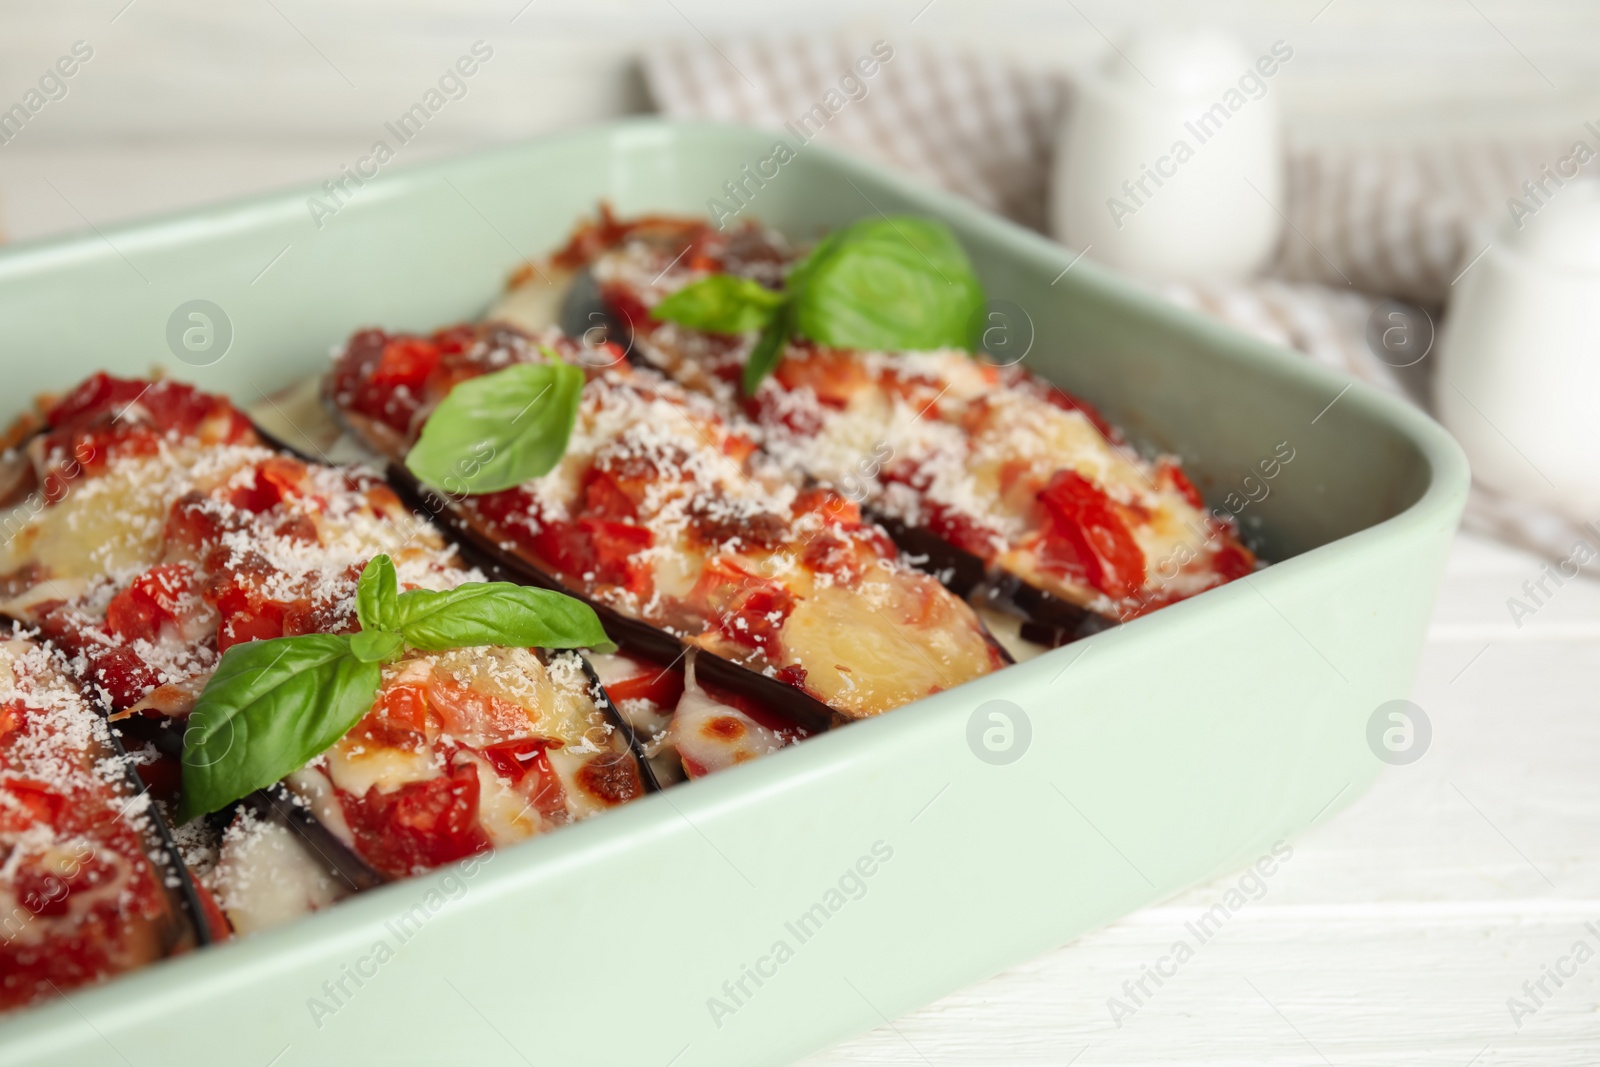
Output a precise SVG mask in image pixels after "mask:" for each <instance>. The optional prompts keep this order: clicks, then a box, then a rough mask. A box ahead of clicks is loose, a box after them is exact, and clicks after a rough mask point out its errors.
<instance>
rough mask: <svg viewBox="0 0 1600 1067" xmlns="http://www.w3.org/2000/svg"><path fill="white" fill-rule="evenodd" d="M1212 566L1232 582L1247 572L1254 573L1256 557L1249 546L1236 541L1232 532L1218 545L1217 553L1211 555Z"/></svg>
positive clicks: (1224, 578)
mask: <svg viewBox="0 0 1600 1067" xmlns="http://www.w3.org/2000/svg"><path fill="white" fill-rule="evenodd" d="M1211 566H1212V569H1213V570H1215V571H1216V572H1217V574H1218V575H1219V576H1220V577H1221V578H1222V580H1223V581H1225V582H1231V581H1233V580H1234V579H1236V578H1243V577H1244V576H1245V575H1247V574H1254V573H1255V569H1256V557H1255V555H1254V554H1253V553H1251V551H1250V550H1249V549H1248V548H1245V547H1244V546H1243V545H1241V544H1239V542H1238V541H1235V540H1234V539H1233V535H1232V534H1231V533H1230V534H1227V535H1226V537H1225V538H1224V540H1223V542H1222V544H1220V545H1219V546H1217V552H1216V555H1214V556H1212V557H1211Z"/></svg>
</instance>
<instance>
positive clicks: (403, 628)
mask: <svg viewBox="0 0 1600 1067" xmlns="http://www.w3.org/2000/svg"><path fill="white" fill-rule="evenodd" d="M393 626H394V628H395V629H396V630H398V631H399V632H400V634H402V635H403V636H404V637H405V641H406V644H408V645H410V646H411V647H412V648H416V649H421V650H422V651H424V652H442V651H444V650H445V649H450V648H470V647H472V646H475V645H504V646H506V647H508V648H592V649H594V650H595V651H597V652H614V651H616V645H615V644H613V643H612V642H611V639H610V638H608V637H607V636H606V632H605V629H604V628H603V627H602V626H601V625H600V619H599V617H598V616H597V615H595V613H594V609H593V608H591V607H589V605H587V604H585V603H584V602H583V601H581V600H575V599H574V598H572V597H570V596H566V595H564V594H562V593H556V592H552V591H551V590H549V589H532V588H529V587H528V586H523V585H512V584H511V583H510V582H472V583H469V584H467V585H462V586H457V587H456V588H454V589H448V590H445V591H444V592H434V591H432V590H426V589H413V590H411V591H410V592H406V593H401V594H400V599H399V601H398V602H397V603H396V605H395V612H394V617H393Z"/></svg>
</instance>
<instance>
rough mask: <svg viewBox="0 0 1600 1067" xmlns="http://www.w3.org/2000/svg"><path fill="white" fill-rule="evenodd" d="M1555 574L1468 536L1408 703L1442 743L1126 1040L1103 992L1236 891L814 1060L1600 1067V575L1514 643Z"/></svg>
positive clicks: (1347, 824)
mask: <svg viewBox="0 0 1600 1067" xmlns="http://www.w3.org/2000/svg"><path fill="white" fill-rule="evenodd" d="M1542 562H1543V561H1542V560H1540V559H1538V558H1537V557H1534V556H1532V555H1528V554H1526V553H1523V552H1520V551H1517V550H1513V549H1510V548H1506V547H1504V546H1502V545H1499V544H1497V543H1494V542H1490V541H1485V540H1483V539H1480V538H1477V537H1474V536H1471V535H1465V534H1464V535H1461V536H1459V537H1458V538H1457V540H1456V543H1455V546H1454V548H1453V550H1452V553H1451V558H1450V566H1449V572H1448V575H1447V577H1446V579H1445V584H1444V589H1443V592H1442V594H1441V596H1440V599H1439V603H1438V606H1437V608H1436V610H1435V611H1434V616H1433V623H1432V626H1431V628H1430V631H1429V639H1428V645H1427V651H1426V654H1425V656H1424V659H1423V662H1422V668H1421V671H1420V674H1419V677H1418V680H1417V685H1416V690H1415V693H1414V694H1413V699H1414V701H1415V702H1416V703H1417V704H1419V705H1420V706H1421V707H1422V708H1423V709H1424V710H1425V711H1426V713H1427V714H1428V716H1429V717H1430V719H1431V721H1432V724H1433V729H1434V734H1433V740H1432V743H1431V746H1430V748H1429V749H1428V751H1427V753H1426V754H1425V755H1424V756H1423V758H1422V759H1421V760H1419V761H1418V762H1416V763H1414V764H1411V765H1409V766H1404V767H1392V768H1387V769H1386V770H1385V771H1384V773H1383V775H1382V776H1381V777H1380V778H1379V780H1378V782H1377V784H1376V785H1375V786H1373V788H1372V789H1371V790H1369V791H1368V792H1367V793H1366V794H1365V795H1364V796H1362V797H1361V798H1360V799H1359V800H1357V801H1356V802H1355V803H1354V804H1353V805H1352V806H1351V807H1350V808H1348V809H1347V810H1346V811H1344V812H1343V813H1342V814H1340V815H1338V816H1337V817H1335V818H1333V819H1331V820H1329V821H1328V822H1326V823H1324V824H1323V825H1322V826H1320V827H1319V828H1317V829H1316V830H1314V831H1313V832H1312V833H1310V834H1309V835H1307V836H1306V837H1305V838H1304V839H1302V840H1299V841H1295V842H1293V846H1294V850H1295V851H1294V856H1293V858H1292V859H1291V860H1289V861H1288V862H1286V863H1285V864H1284V865H1283V866H1282V868H1281V870H1280V871H1279V873H1278V874H1276V875H1275V876H1274V877H1273V878H1272V879H1271V880H1270V881H1269V883H1268V889H1267V892H1266V895H1265V896H1263V897H1262V898H1261V899H1260V900H1259V901H1256V902H1252V903H1251V904H1249V905H1248V906H1247V907H1246V908H1245V909H1244V910H1243V911H1242V912H1239V913H1238V914H1237V915H1236V916H1235V917H1234V918H1233V919H1231V920H1230V921H1229V924H1228V925H1227V926H1226V927H1225V928H1224V929H1223V930H1222V931H1221V932H1220V933H1219V934H1218V935H1217V936H1216V937H1215V938H1214V939H1213V940H1211V941H1208V942H1207V943H1206V944H1204V945H1203V946H1201V947H1200V949H1199V951H1198V952H1197V953H1196V955H1195V957H1194V959H1192V960H1189V961H1187V962H1186V963H1185V964H1184V965H1183V967H1182V968H1181V969H1180V970H1179V973H1178V975H1177V976H1176V977H1174V978H1171V979H1168V980H1167V981H1166V982H1165V984H1164V985H1163V986H1161V988H1160V989H1159V990H1158V991H1156V993H1155V995H1154V996H1153V997H1150V998H1148V999H1147V1000H1146V1001H1145V1004H1144V1006H1143V1007H1140V1008H1139V1009H1138V1010H1137V1012H1136V1014H1134V1015H1133V1016H1131V1017H1123V1018H1122V1019H1121V1023H1122V1025H1121V1026H1120V1027H1119V1026H1117V1025H1116V1024H1115V1023H1114V1022H1113V1019H1112V1014H1111V1012H1110V1011H1109V1010H1108V1008H1107V1000H1108V998H1110V997H1113V996H1115V997H1119V998H1123V999H1124V1000H1126V994H1124V993H1123V990H1122V984H1123V982H1124V981H1126V980H1128V979H1138V978H1139V977H1140V975H1141V973H1142V970H1141V968H1142V966H1143V965H1146V964H1153V963H1154V962H1155V961H1156V960H1157V958H1158V957H1160V956H1162V955H1163V954H1165V953H1167V952H1168V951H1169V948H1170V946H1171V945H1172V943H1173V942H1174V940H1176V939H1177V938H1178V937H1179V936H1181V935H1182V933H1183V924H1184V922H1185V921H1189V920H1193V919H1195V918H1196V917H1197V916H1198V914H1199V913H1200V912H1201V911H1203V910H1204V909H1205V908H1207V907H1209V906H1210V905H1211V904H1213V903H1214V902H1216V900H1217V899H1218V897H1219V895H1220V893H1221V892H1222V890H1223V889H1224V888H1225V887H1226V886H1228V885H1231V884H1232V883H1233V881H1234V879H1232V878H1225V879H1223V880H1221V881H1219V882H1218V883H1216V884H1213V885H1211V886H1205V887H1201V888H1198V889H1195V890H1193V891H1191V892H1187V893H1184V894H1182V895H1181V896H1179V897H1177V898H1175V899H1173V900H1170V901H1167V902H1166V903H1165V904H1163V905H1162V906H1159V907H1154V908H1147V909H1145V910H1144V911H1141V912H1138V913H1136V914H1134V915H1132V916H1129V917H1128V918H1126V919H1124V920H1122V921H1121V922H1119V923H1116V924H1115V925H1113V926H1111V927H1108V928H1106V929H1103V930H1100V931H1098V932H1096V933H1093V934H1090V935H1089V936H1087V937H1084V938H1080V939H1079V940H1077V941H1075V942H1073V943H1071V944H1069V945H1064V946H1062V947H1061V948H1059V949H1057V950H1056V951H1054V952H1053V953H1051V954H1049V955H1047V956H1044V957H1042V958H1040V959H1036V960H1033V961H1031V962H1029V963H1027V964H1024V965H1022V966H1019V967H1014V968H1012V969H1011V970H1009V971H1006V972H1005V973H1003V974H1000V975H997V976H996V977H994V978H992V979H990V980H989V981H987V982H983V983H981V984H979V985H977V986H974V987H972V988H970V989H966V990H963V991H962V992H960V993H958V994H955V995H953V996H950V997H947V998H946V999H944V1000H942V1001H940V1002H939V1003H937V1004H934V1005H931V1006H929V1007H927V1008H925V1009H923V1010H922V1011H919V1012H915V1013H913V1014H911V1015H909V1016H907V1017H905V1018H903V1019H899V1020H897V1021H896V1022H895V1023H894V1025H893V1027H887V1026H886V1027H883V1028H881V1029H879V1030H876V1031H874V1032H873V1033H871V1034H868V1035H865V1036H863V1037H860V1038H857V1039H856V1040H853V1041H850V1042H847V1043H845V1044H843V1045H840V1046H839V1047H837V1048H834V1049H832V1050H830V1051H828V1052H826V1053H823V1054H820V1055H818V1056H815V1057H813V1058H811V1059H810V1060H808V1061H806V1062H807V1064H808V1067H822V1065H824V1064H826V1065H830V1067H831V1065H844V1064H891V1063H903V1064H934V1065H937V1067H944V1065H957V1064H984V1065H995V1067H998V1065H1003V1064H1052V1065H1057V1067H1061V1065H1065V1064H1068V1063H1074V1064H1076V1065H1077V1067H1094V1065H1100V1064H1143V1063H1177V1064H1208V1065H1210V1064H1272V1065H1278V1064H1283V1065H1291V1064H1324V1063H1327V1064H1339V1065H1341V1067H1342V1065H1345V1064H1417V1065H1424V1064H1426V1065H1430V1067H1431V1065H1437V1067H1467V1065H1468V1064H1472V1065H1473V1067H1478V1065H1483V1064H1528V1065H1538V1067H1555V1065H1560V1064H1596V1063H1600V933H1596V932H1594V931H1590V930H1588V929H1586V928H1585V923H1590V922H1592V923H1594V924H1595V928H1596V930H1600V688H1597V683H1600V583H1595V582H1590V581H1574V582H1569V583H1568V584H1567V585H1566V586H1564V587H1562V588H1561V590H1560V591H1559V592H1558V593H1557V595H1556V596H1555V597H1554V598H1553V599H1552V600H1551V601H1549V602H1548V604H1547V605H1546V607H1545V608H1543V609H1542V610H1541V611H1540V612H1539V613H1538V615H1537V616H1536V617H1534V618H1533V619H1528V620H1524V625H1523V627H1522V628H1521V629H1520V630H1519V629H1517V628H1516V627H1515V625H1514V624H1513V623H1512V621H1511V617H1510V615H1509V613H1508V611H1507V609H1506V605H1505V601H1506V598H1507V597H1509V596H1511V595H1513V594H1514V593H1516V592H1517V591H1518V588H1519V587H1520V586H1521V584H1522V582H1523V580H1524V579H1526V578H1530V577H1536V576H1537V572H1538V570H1539V567H1540V565H1541V564H1542ZM1579 940H1582V941H1585V942H1586V943H1587V945H1588V946H1589V949H1590V950H1591V951H1592V952H1594V954H1595V955H1594V958H1592V959H1589V960H1587V962H1585V963H1583V964H1581V965H1580V964H1578V963H1577V960H1576V959H1575V958H1573V959H1572V960H1571V961H1570V962H1568V963H1566V964H1562V969H1564V970H1568V971H1575V972H1576V973H1575V974H1574V975H1573V976H1572V977H1570V978H1563V979H1562V981H1563V983H1564V984H1563V985H1562V986H1560V987H1559V988H1558V987H1557V986H1556V985H1555V983H1554V981H1553V980H1550V979H1545V987H1546V989H1547V990H1549V991H1550V992H1551V994H1552V995H1550V996H1544V995H1543V994H1540V999H1541V1000H1542V1001H1543V1004H1542V1005H1538V1004H1536V1002H1535V1001H1534V1000H1533V999H1532V998H1531V997H1530V996H1529V995H1528V994H1527V993H1526V992H1525V991H1524V990H1523V988H1522V984H1523V982H1525V981H1529V982H1533V983H1535V986H1534V992H1535V993H1538V992H1539V991H1538V987H1537V983H1538V982H1539V980H1540V979H1541V977H1543V975H1544V973H1545V971H1544V969H1545V967H1547V966H1550V967H1554V966H1555V965H1557V964H1558V963H1559V962H1560V961H1561V959H1562V958H1563V957H1567V956H1568V955H1569V953H1571V951H1572V948H1573V945H1574V943H1575V942H1577V941H1579ZM1511 997H1517V998H1518V999H1519V1000H1521V1001H1523V1002H1524V1003H1525V1004H1526V1005H1527V1007H1528V1008H1530V1009H1533V1010H1532V1012H1531V1013H1527V1012H1522V1011H1519V1012H1518V1013H1517V1014H1518V1016H1519V1017H1518V1018H1514V1017H1513V1013H1512V1010H1511V1008H1510V1007H1508V1004H1507V1001H1508V999H1509V998H1511ZM1519 1022H1520V1026H1519V1025H1518V1023H1519Z"/></svg>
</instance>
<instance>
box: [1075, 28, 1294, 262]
mask: <svg viewBox="0 0 1600 1067" xmlns="http://www.w3.org/2000/svg"><path fill="white" fill-rule="evenodd" d="M1293 57H1294V49H1293V48H1292V47H1291V46H1290V45H1289V44H1287V43H1286V42H1283V41H1277V42H1275V43H1274V44H1273V45H1271V46H1270V47H1269V48H1265V49H1261V50H1260V53H1259V54H1252V53H1251V52H1249V51H1247V50H1246V49H1244V48H1243V47H1242V46H1241V45H1239V44H1238V42H1236V41H1235V40H1234V39H1233V38H1231V37H1229V36H1228V35H1226V34H1224V33H1221V32H1220V31H1216V30H1205V29H1201V30H1187V31H1171V30H1168V31H1159V32H1152V33H1145V34H1141V35H1138V36H1135V37H1134V38H1133V39H1132V40H1130V41H1129V42H1128V43H1127V45H1126V46H1125V47H1124V48H1122V49H1121V50H1120V52H1119V53H1118V54H1115V55H1112V56H1110V57H1109V58H1108V60H1107V62H1106V65H1105V67H1104V68H1103V69H1101V70H1098V71H1092V72H1089V73H1088V74H1086V75H1085V76H1084V77H1083V78H1082V79H1081V80H1080V81H1079V82H1078V84H1077V86H1076V91H1075V93H1074V96H1073V102H1072V106H1071V107H1070V108H1068V110H1067V114H1066V116H1065V118H1064V126H1063V128H1062V130H1061V136H1060V137H1059V139H1058V142H1057V149H1056V163H1055V170H1054V174H1053V175H1052V190H1051V198H1052V202H1051V213H1052V219H1051V225H1052V229H1053V231H1054V233H1055V236H1056V237H1057V239H1059V240H1061V241H1063V242H1065V243H1066V244H1068V245H1071V246H1072V247H1074V248H1080V249H1082V248H1088V249H1090V253H1089V254H1090V256H1091V257H1092V258H1096V259H1099V260H1101V261H1102V262H1105V263H1109V264H1111V265H1113V266H1116V267H1121V268H1123V269H1125V270H1129V271H1131V272H1133V273H1137V274H1142V275H1146V276H1149V277H1154V278H1166V279H1176V280H1195V281H1198V280H1215V279H1219V278H1240V277H1245V276H1247V275H1249V274H1251V273H1252V272H1254V271H1255V270H1257V269H1259V268H1260V267H1261V266H1262V265H1263V264H1265V262H1266V261H1267V258H1268V257H1269V256H1270V255H1271V254H1272V252H1273V250H1274V248H1275V247H1276V246H1277V243H1278V238H1279V235H1280V233H1281V231H1282V225H1283V219H1282V216H1280V215H1279V214H1278V208H1280V207H1281V206H1282V203H1283V158H1282V147H1281V139H1280V134H1279V119H1278V101H1277V93H1278V92H1279V90H1278V89H1277V88H1276V79H1277V78H1278V75H1279V73H1280V71H1281V70H1282V68H1283V66H1284V64H1286V63H1288V62H1290V61H1291V60H1292V59H1293Z"/></svg>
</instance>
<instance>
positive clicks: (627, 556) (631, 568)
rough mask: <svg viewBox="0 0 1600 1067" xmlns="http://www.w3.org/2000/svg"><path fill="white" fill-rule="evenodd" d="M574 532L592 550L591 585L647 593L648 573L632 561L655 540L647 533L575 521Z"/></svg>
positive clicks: (631, 527) (600, 522) (630, 527)
mask: <svg viewBox="0 0 1600 1067" xmlns="http://www.w3.org/2000/svg"><path fill="white" fill-rule="evenodd" d="M578 528H579V529H581V530H582V531H583V532H584V533H585V534H586V535H587V536H588V538H589V540H590V543H591V544H592V545H593V546H594V561H595V568H594V580H595V581H597V582H602V583H604V584H607V585H620V586H626V587H627V588H629V589H632V590H633V591H634V592H639V593H643V592H645V591H647V589H648V585H649V580H650V571H649V568H648V567H646V566H645V565H644V564H643V563H642V562H641V561H640V560H638V559H637V558H636V557H637V556H638V554H639V553H640V552H643V551H644V550H645V549H647V548H649V547H650V545H651V544H652V543H653V542H654V540H655V538H654V536H653V535H652V534H651V533H650V531H649V530H647V529H645V528H644V527H643V526H635V525H633V524H632V523H627V522H609V521H607V520H605V519H587V518H585V519H579V520H578Z"/></svg>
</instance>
